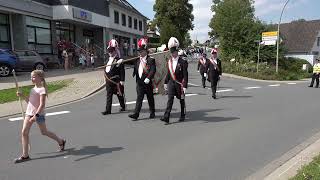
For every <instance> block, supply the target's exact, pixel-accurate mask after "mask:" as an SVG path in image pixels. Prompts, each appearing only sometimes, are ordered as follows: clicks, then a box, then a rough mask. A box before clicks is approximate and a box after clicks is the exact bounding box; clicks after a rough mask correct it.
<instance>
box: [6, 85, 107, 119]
mask: <svg viewBox="0 0 320 180" xmlns="http://www.w3.org/2000/svg"><path fill="white" fill-rule="evenodd" d="M105 86H106V83H103V84H102V85H101V86H100V87H98V88H96V89H94V90H92V91H91V92H89V93H88V94H86V95H84V96H82V97H80V98H77V99H74V100H71V101H68V102H63V103H58V104H55V105H51V106H48V107H46V109H50V108H54V107H58V106H61V105H65V104H69V103H73V102H76V101H79V100H82V99H85V98H88V97H90V96H92V95H93V94H95V93H97V92H99V91H101V90H102V89H103V88H104V87H105ZM16 115H21V112H19V113H14V114H10V115H5V116H1V115H0V118H8V117H11V116H16Z"/></svg>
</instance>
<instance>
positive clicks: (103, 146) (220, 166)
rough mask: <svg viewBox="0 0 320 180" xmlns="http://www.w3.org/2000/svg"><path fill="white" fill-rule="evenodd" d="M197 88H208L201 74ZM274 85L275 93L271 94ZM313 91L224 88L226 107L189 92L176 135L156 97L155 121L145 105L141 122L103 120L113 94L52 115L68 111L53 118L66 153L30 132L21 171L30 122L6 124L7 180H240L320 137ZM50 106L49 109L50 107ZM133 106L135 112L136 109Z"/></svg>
mask: <svg viewBox="0 0 320 180" xmlns="http://www.w3.org/2000/svg"><path fill="white" fill-rule="evenodd" d="M127 72H128V73H127V76H128V77H127V82H126V86H127V89H126V94H127V102H131V101H135V98H136V97H135V82H134V80H133V79H132V78H131V77H130V75H131V70H128V71H127ZM189 82H190V83H192V84H195V85H200V76H199V75H198V73H197V72H196V67H195V64H190V66H189ZM270 85H271V86H270ZM307 85H308V84H307V83H298V84H280V85H277V84H275V83H265V82H255V81H246V80H239V79H231V78H222V81H221V83H220V88H219V90H220V92H219V93H218V99H217V100H213V99H212V98H211V90H210V89H203V88H201V87H195V86H190V87H189V88H188V94H190V95H189V96H188V97H187V99H186V102H187V120H186V121H185V122H183V123H178V122H177V120H178V118H179V115H180V109H179V108H180V105H179V102H178V101H177V100H175V103H174V107H173V112H172V114H171V117H172V118H171V121H172V122H173V123H172V124H171V125H168V126H165V125H164V123H163V122H161V121H160V120H159V118H160V117H161V116H162V115H163V113H164V109H165V107H166V100H167V97H166V96H156V109H157V111H156V116H157V118H156V119H153V120H149V119H148V116H149V113H148V105H147V103H144V104H143V110H142V112H141V114H140V121H137V122H133V121H131V120H130V119H129V118H128V114H129V113H131V112H132V110H133V109H134V104H130V105H128V107H127V108H128V111H127V112H124V113H119V112H118V110H119V106H117V104H116V103H118V101H117V98H116V97H114V103H115V106H114V107H113V109H112V111H113V114H112V115H109V116H102V115H101V114H100V112H101V111H103V110H104V106H105V92H104V91H102V92H100V93H98V94H96V95H94V96H93V97H90V98H87V99H85V100H82V101H79V102H76V103H72V104H68V105H64V106H61V107H56V108H52V109H48V110H47V113H50V112H60V111H70V113H67V114H61V115H55V116H50V117H47V124H48V127H49V129H50V130H52V131H54V132H56V133H57V134H58V135H62V136H63V137H65V138H66V139H67V147H66V148H67V150H66V151H65V152H62V153H57V152H55V151H56V149H57V148H58V147H57V144H56V143H55V142H53V141H52V140H49V139H48V138H47V137H44V136H42V135H41V134H40V132H39V130H38V128H37V127H36V126H34V127H33V128H32V130H31V134H30V136H31V144H32V146H31V154H30V156H31V158H32V160H31V161H28V162H25V163H23V164H13V163H12V160H13V159H14V158H16V157H17V156H18V155H20V152H21V151H20V149H21V146H20V137H19V134H20V130H21V126H22V121H13V122H11V121H8V118H6V119H0V142H1V151H0V180H7V179H8V180H22V179H23V180H55V179H57V180H73V179H75V180H87V179H90V180H98V179H99V180H100V179H108V180H238V179H245V178H246V177H248V176H250V175H251V174H253V173H255V172H256V171H258V170H260V169H261V168H263V167H264V166H266V165H267V164H268V163H270V162H272V161H273V160H275V159H277V158H279V157H280V156H282V155H283V154H284V153H286V152H288V151H289V150H290V149H292V148H294V147H295V146H297V145H299V144H300V143H302V142H304V141H305V140H306V139H308V138H309V137H311V136H312V135H314V134H315V133H317V132H319V131H320V121H319V117H318V114H319V107H318V100H317V97H318V96H319V89H316V88H307ZM49 100H50V99H49ZM132 103H134V102H132Z"/></svg>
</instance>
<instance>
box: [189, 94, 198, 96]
mask: <svg viewBox="0 0 320 180" xmlns="http://www.w3.org/2000/svg"><path fill="white" fill-rule="evenodd" d="M196 95H199V94H186V96H196Z"/></svg>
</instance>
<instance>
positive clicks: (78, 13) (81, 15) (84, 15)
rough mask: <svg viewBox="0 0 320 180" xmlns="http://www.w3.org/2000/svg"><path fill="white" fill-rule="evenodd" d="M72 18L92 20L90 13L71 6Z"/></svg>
mask: <svg viewBox="0 0 320 180" xmlns="http://www.w3.org/2000/svg"><path fill="white" fill-rule="evenodd" d="M73 18H76V19H81V20H84V21H88V22H91V21H92V13H90V12H87V11H83V10H81V9H77V8H73Z"/></svg>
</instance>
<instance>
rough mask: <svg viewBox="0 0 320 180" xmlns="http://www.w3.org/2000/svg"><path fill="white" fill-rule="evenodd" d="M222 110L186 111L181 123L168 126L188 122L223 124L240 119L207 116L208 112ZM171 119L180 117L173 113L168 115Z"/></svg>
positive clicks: (178, 114) (177, 113) (178, 113)
mask: <svg viewBox="0 0 320 180" xmlns="http://www.w3.org/2000/svg"><path fill="white" fill-rule="evenodd" d="M221 110H223V109H203V110H196V111H188V110H187V113H186V119H185V121H183V122H172V123H170V124H176V123H186V122H188V121H202V122H204V123H216V122H224V121H233V120H237V119H240V118H239V117H219V116H209V113H210V112H215V111H221ZM170 117H171V118H178V117H180V112H174V113H171V115H170Z"/></svg>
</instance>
